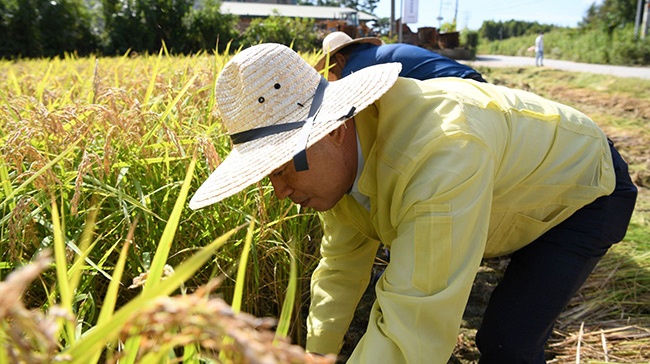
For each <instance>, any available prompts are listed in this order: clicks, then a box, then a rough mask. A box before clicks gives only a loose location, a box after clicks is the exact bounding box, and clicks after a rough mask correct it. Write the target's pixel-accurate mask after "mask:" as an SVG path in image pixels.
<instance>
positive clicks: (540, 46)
mask: <svg viewBox="0 0 650 364" xmlns="http://www.w3.org/2000/svg"><path fill="white" fill-rule="evenodd" d="M535 66H538V67H541V66H544V32H539V35H537V38H535Z"/></svg>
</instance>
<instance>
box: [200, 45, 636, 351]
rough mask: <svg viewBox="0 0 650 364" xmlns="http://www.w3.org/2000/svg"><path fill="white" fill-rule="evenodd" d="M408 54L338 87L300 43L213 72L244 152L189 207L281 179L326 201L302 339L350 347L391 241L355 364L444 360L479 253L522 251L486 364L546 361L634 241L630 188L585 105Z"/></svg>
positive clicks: (318, 205)
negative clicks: (415, 73)
mask: <svg viewBox="0 0 650 364" xmlns="http://www.w3.org/2000/svg"><path fill="white" fill-rule="evenodd" d="M399 71H400V65H399V64H383V65H377V66H372V67H369V68H366V69H363V70H360V71H358V72H355V73H353V74H352V75H350V76H347V77H344V78H342V79H340V80H337V81H333V82H327V81H326V80H324V79H323V78H322V77H321V76H319V75H318V73H317V72H316V71H315V70H313V69H312V68H311V67H310V66H309V64H307V63H306V62H305V61H304V60H302V59H301V58H300V56H299V55H297V54H296V53H295V52H293V51H292V50H290V49H288V48H287V47H284V46H282V45H277V44H261V45H258V46H254V47H251V48H248V49H246V50H244V51H242V52H241V53H239V54H238V55H236V56H235V57H233V58H232V60H231V61H230V62H229V63H228V64H227V65H226V66H225V67H224V69H223V70H222V72H221V74H220V76H219V79H218V80H217V89H216V97H217V108H218V110H219V113H220V115H221V118H222V120H223V123H224V124H225V127H226V128H227V130H228V132H229V133H230V136H231V138H232V140H233V144H234V149H233V151H232V152H231V153H230V155H229V156H228V158H226V160H224V162H223V163H222V164H221V165H220V166H219V167H218V168H217V169H216V170H215V171H214V172H213V174H212V175H211V176H210V177H209V178H208V180H207V181H206V182H205V183H204V184H203V185H202V186H201V187H200V188H199V190H198V191H197V192H196V194H195V195H194V196H193V198H192V200H191V202H190V207H192V208H200V207H203V206H207V205H209V204H211V203H214V202H217V201H220V200H221V199H223V198H225V197H228V196H230V195H232V194H234V193H237V192H239V191H241V190H242V189H244V188H245V187H246V186H248V185H250V184H252V183H255V182H257V181H259V180H261V179H262V178H263V177H264V176H267V175H268V176H269V178H270V181H271V183H272V184H273V187H274V190H275V193H276V195H277V196H278V197H279V198H290V199H291V200H292V201H293V202H295V203H297V204H300V205H301V206H304V207H311V208H314V209H315V210H317V211H319V212H320V216H321V219H322V224H323V231H324V236H323V240H322V243H321V255H322V257H321V260H320V263H319V265H318V267H317V268H316V270H315V272H314V274H313V276H312V286H311V289H312V292H311V293H312V303H311V309H310V314H309V317H308V329H309V332H308V338H307V349H308V350H309V351H310V352H313V353H323V354H325V353H338V351H339V350H340V348H341V345H342V341H343V337H344V334H345V332H346V330H347V328H348V326H349V324H350V321H351V319H352V317H353V314H354V310H355V307H356V305H357V303H358V301H359V299H360V297H361V295H362V294H363V292H364V290H365V288H366V287H367V285H368V282H369V279H370V272H371V267H372V264H373V260H374V256H375V253H376V251H377V248H378V247H379V245H380V244H383V245H385V246H386V247H388V248H389V249H390V252H391V253H390V254H391V259H390V263H389V265H388V267H387V268H386V270H385V272H384V274H383V275H382V276H381V278H380V279H379V281H378V282H377V284H376V288H375V290H376V294H377V300H376V302H375V304H374V306H373V309H372V312H371V315H370V319H369V324H368V328H367V332H366V334H365V335H364V337H363V338H362V340H361V341H360V342H359V344H358V345H357V347H356V349H355V350H354V352H353V354H352V356H351V357H350V359H349V362H350V363H446V362H447V360H448V359H449V357H450V354H451V352H452V350H453V348H454V345H455V343H456V337H457V334H458V329H459V325H460V321H461V318H462V314H463V310H464V307H465V305H466V302H467V299H468V296H469V293H470V289H471V287H472V282H473V280H474V277H475V275H476V272H477V270H478V268H479V265H480V262H481V259H482V258H483V257H492V256H498V255H503V254H512V255H511V262H510V264H509V266H508V268H507V270H506V272H505V275H504V278H503V280H502V282H500V283H499V285H498V286H497V288H496V289H495V291H494V293H493V295H492V297H491V300H490V303H489V305H488V307H487V310H486V312H485V315H484V319H483V323H482V326H481V328H480V330H479V332H478V334H477V346H478V348H479V350H480V351H481V363H543V362H544V344H545V342H546V340H547V339H548V336H549V335H550V333H551V330H552V327H553V323H554V322H555V320H556V318H557V317H558V315H559V314H560V312H561V311H562V309H563V308H564V307H565V305H566V304H567V303H568V301H569V300H570V299H571V297H572V296H573V295H574V294H575V292H576V291H577V290H578V288H579V287H580V286H581V285H582V283H583V282H584V281H585V279H586V278H587V276H588V275H589V273H590V272H591V270H592V269H593V267H594V266H595V264H596V263H597V262H598V260H599V259H600V257H602V255H603V254H605V252H606V251H607V250H608V248H609V247H610V246H611V245H612V244H614V243H616V242H618V241H620V240H622V238H623V237H624V235H625V232H626V229H627V225H628V222H629V219H630V216H631V214H632V211H633V208H634V204H635V200H636V188H635V186H634V185H633V184H632V182H631V181H630V178H629V175H628V172H627V165H626V164H625V162H624V161H623V160H622V159H621V157H620V155H619V154H618V152H617V151H616V149H614V147H613V145H612V144H611V142H609V141H608V139H607V137H606V136H605V135H604V134H603V133H602V131H601V130H600V129H599V128H598V127H597V126H596V125H595V124H594V123H593V121H591V120H590V119H589V118H588V117H587V116H585V115H584V114H582V113H580V112H578V111H576V110H574V109H572V108H570V107H568V106H564V105H561V104H558V103H555V102H552V101H549V100H546V99H544V98H541V97H539V96H536V95H533V94H531V93H527V92H524V91H518V90H511V89H508V88H505V87H500V86H495V85H490V84H486V83H479V82H475V81H472V80H462V79H457V78H439V79H433V80H427V81H418V80H413V79H406V78H398V77H397V75H398V73H399Z"/></svg>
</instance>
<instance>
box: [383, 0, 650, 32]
mask: <svg viewBox="0 0 650 364" xmlns="http://www.w3.org/2000/svg"><path fill="white" fill-rule="evenodd" d="M639 1H643V0H639ZM394 33H395V0H390V28H389V30H388V37H389V38H392V37H393V34H394Z"/></svg>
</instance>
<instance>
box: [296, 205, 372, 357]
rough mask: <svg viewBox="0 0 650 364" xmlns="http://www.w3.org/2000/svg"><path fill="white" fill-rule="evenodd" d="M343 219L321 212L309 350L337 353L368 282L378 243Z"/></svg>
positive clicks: (308, 340) (332, 212)
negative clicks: (321, 233)
mask: <svg viewBox="0 0 650 364" xmlns="http://www.w3.org/2000/svg"><path fill="white" fill-rule="evenodd" d="M344 198H350V197H349V196H346V197H344ZM346 220H347V219H344V218H341V217H340V216H339V215H337V214H336V212H335V211H328V212H325V213H322V214H321V223H322V227H323V240H322V244H321V260H320V262H319V264H318V266H317V267H316V269H315V271H314V273H313V275H312V280H311V305H310V309H309V316H308V318H307V345H306V349H307V351H309V352H314V353H320V354H329V353H334V354H338V352H339V351H340V350H341V346H342V345H343V337H344V336H345V333H346V332H347V329H348V327H349V325H350V322H351V321H352V318H353V317H354V312H355V309H356V306H357V304H358V303H359V300H360V299H361V296H362V295H363V292H364V291H365V290H366V288H367V287H368V283H369V281H370V272H371V269H372V265H373V262H374V259H375V255H376V253H377V249H378V248H379V242H378V241H376V240H373V239H369V238H367V237H365V236H364V235H363V234H361V233H360V232H359V231H358V230H357V229H356V228H355V227H354V226H352V225H350V224H349V222H348V221H346Z"/></svg>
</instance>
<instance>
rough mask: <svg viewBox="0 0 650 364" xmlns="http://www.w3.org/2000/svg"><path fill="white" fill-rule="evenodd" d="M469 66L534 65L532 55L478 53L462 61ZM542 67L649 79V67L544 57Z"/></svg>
mask: <svg viewBox="0 0 650 364" xmlns="http://www.w3.org/2000/svg"><path fill="white" fill-rule="evenodd" d="M463 63H465V64H468V65H470V66H485V67H535V58H534V57H511V56H498V55H479V56H476V60H474V61H463ZM544 67H547V68H555V69H559V70H564V71H576V72H589V73H600V74H605V75H614V76H618V77H636V78H644V79H648V80H650V67H625V66H609V65H602V64H589V63H577V62H570V61H558V60H555V59H548V58H546V59H544Z"/></svg>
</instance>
